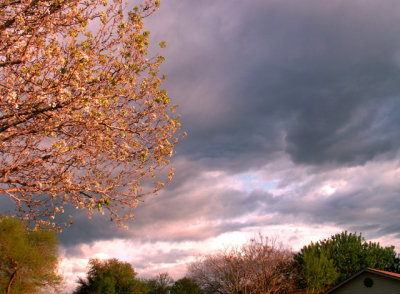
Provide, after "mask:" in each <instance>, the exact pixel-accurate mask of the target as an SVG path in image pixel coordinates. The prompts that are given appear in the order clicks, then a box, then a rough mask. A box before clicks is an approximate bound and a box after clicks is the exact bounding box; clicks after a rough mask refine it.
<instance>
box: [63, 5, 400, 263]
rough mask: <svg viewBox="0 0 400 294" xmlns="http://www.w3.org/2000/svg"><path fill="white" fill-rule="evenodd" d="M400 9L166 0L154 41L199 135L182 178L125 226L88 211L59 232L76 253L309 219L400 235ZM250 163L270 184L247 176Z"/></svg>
mask: <svg viewBox="0 0 400 294" xmlns="http://www.w3.org/2000/svg"><path fill="white" fill-rule="evenodd" d="M399 8H400V3H398V2H397V1H392V0H384V1H372V0H371V1H369V0H368V1H361V0H360V1H358V0H356V1H351V2H349V1H344V0H331V1H315V0H301V1H278V0H268V1H261V0H255V1H251V3H250V2H245V1H236V0H234V1H211V0H205V1H178V0H169V1H165V3H163V4H162V8H161V10H160V12H159V13H157V14H156V15H154V17H152V18H150V19H149V20H148V21H147V22H148V25H149V28H150V30H151V32H152V39H153V41H157V42H158V41H159V40H162V39H165V40H167V43H168V47H167V49H166V51H165V52H164V54H165V55H166V58H167V60H166V63H165V65H164V66H163V71H164V72H166V73H167V82H166V84H165V87H166V88H167V89H168V91H169V93H170V95H171V97H172V98H173V100H174V102H176V103H178V104H179V105H180V108H179V109H180V112H181V114H182V123H183V128H184V129H185V130H186V131H188V133H189V135H188V137H187V138H186V139H185V140H184V141H183V142H182V143H180V144H179V146H178V148H177V151H178V152H177V156H176V159H175V160H174V164H175V166H176V177H175V179H174V181H173V183H172V184H171V185H170V186H168V187H167V188H166V189H165V190H164V191H163V192H162V193H161V194H160V195H158V196H155V197H149V198H147V199H146V200H145V203H140V204H139V207H138V208H137V209H136V218H135V220H134V221H133V222H132V223H131V224H130V227H129V229H128V230H117V229H116V228H115V225H114V224H110V223H109V222H108V219H107V218H106V217H97V216H95V217H94V218H93V219H92V220H87V217H86V214H80V213H78V214H77V216H76V217H75V224H74V225H73V226H72V227H71V228H70V229H68V230H66V231H65V232H64V233H63V234H62V235H60V237H61V241H62V244H63V245H64V246H65V247H66V248H68V250H71V251H70V254H71V255H79V254H80V253H79V248H78V247H79V246H78V247H76V245H77V244H82V243H90V242H93V241H96V240H111V239H113V238H122V239H129V240H132V241H135V242H136V241H137V242H158V241H168V242H182V241H187V240H192V241H201V240H204V239H208V238H213V237H216V236H218V235H220V234H222V233H224V232H233V231H241V230H246V229H249V228H258V227H262V226H268V225H277V224H298V223H305V224H315V223H318V224H335V225H337V226H340V227H344V228H348V229H349V230H356V231H363V232H365V233H366V234H367V236H368V237H370V238H378V237H381V236H388V235H395V236H396V234H397V238H400V235H399V233H398V232H399V231H400V227H399V225H398V224H399V223H400V219H399V215H400V202H399V200H398V199H399V198H398V193H399V192H400V189H399V188H400V186H399V184H398V183H400V178H399V172H398V170H399V166H398V159H399V144H400V136H399V130H400V116H399V115H398V113H399V112H400V97H399V94H400V83H399V82H398V80H399V78H400V37H399V36H400V14H399V13H398V11H399ZM391 162H392V163H393V164H390V163H391ZM244 173H254V174H257V175H259V177H260V179H261V180H263V181H265V182H267V183H268V185H272V186H271V187H273V188H271V187H270V188H268V189H267V188H265V187H264V188H262V187H261V188H260V187H250V188H246V187H244V186H246V185H248V184H249V183H247V184H246V183H245V182H246V179H245V178H240V177H241V176H242V175H243V174H244ZM271 183H273V184H271ZM342 183H344V184H342ZM274 185H275V186H274ZM331 186H332V187H331ZM324 189H327V190H326V191H328V192H329V193H326V191H325V192H324ZM329 189H331V190H329ZM272 190H276V191H272ZM267 216H270V217H267ZM185 254H190V253H188V252H181V251H179V252H178V251H176V252H175V251H174V252H173V251H168V250H167V251H165V252H163V253H162V254H161V253H160V256H163V258H167V256H169V257H168V258H171V260H170V261H171V262H174V261H177V260H178V259H179V258H180V257H181V256H184V255H185ZM154 258H155V257H154ZM148 260H153V257H150V256H148ZM142 262H145V260H140V261H137V266H138V267H139V266H140V264H141V263H142ZM148 262H150V261H148ZM147 266H148V264H147V263H146V265H143V268H145V267H147Z"/></svg>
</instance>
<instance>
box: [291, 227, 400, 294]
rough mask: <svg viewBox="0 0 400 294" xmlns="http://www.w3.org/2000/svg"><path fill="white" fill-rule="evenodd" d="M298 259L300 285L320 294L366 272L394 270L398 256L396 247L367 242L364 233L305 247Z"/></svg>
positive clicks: (336, 236)
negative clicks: (329, 287)
mask: <svg viewBox="0 0 400 294" xmlns="http://www.w3.org/2000/svg"><path fill="white" fill-rule="evenodd" d="M295 259H296V260H297V264H298V272H299V274H298V277H299V279H300V284H302V285H303V287H306V288H307V289H308V291H309V292H312V293H313V292H317V293H319V292H321V291H322V290H323V289H324V288H326V287H327V286H329V285H332V284H338V283H340V282H343V281H344V280H346V279H347V278H349V277H350V276H352V275H353V274H355V273H357V272H358V271H360V270H362V269H364V268H367V267H369V268H374V269H379V270H385V269H386V270H387V269H390V268H391V267H394V265H395V263H396V252H395V251H394V246H390V247H381V246H380V244H379V243H373V242H366V241H365V239H364V237H363V236H362V235H361V233H360V234H358V235H357V234H356V233H348V232H347V231H345V232H342V233H340V234H336V235H333V236H331V237H330V238H328V239H324V240H322V241H319V242H316V243H311V244H309V245H307V246H304V247H303V248H302V249H301V251H300V252H299V253H298V254H297V255H296V257H295ZM321 271H322V272H324V274H323V273H322V272H321Z"/></svg>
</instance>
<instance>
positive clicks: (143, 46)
mask: <svg viewBox="0 0 400 294" xmlns="http://www.w3.org/2000/svg"><path fill="white" fill-rule="evenodd" d="M143 2H144V3H143V4H141V5H140V6H138V7H135V8H134V9H133V10H132V11H129V12H128V11H127V10H126V7H125V5H126V4H124V3H125V1H122V0H112V1H105V0H92V1H84V0H79V1H76V0H62V1H61V0H50V1H39V0H30V1H5V2H4V1H3V2H2V3H1V4H0V194H3V195H9V196H10V199H11V200H13V201H14V202H15V204H16V207H17V211H18V212H19V213H20V214H22V215H25V216H26V217H29V218H30V219H32V220H36V221H37V222H39V223H41V222H44V221H46V222H47V223H50V222H52V219H53V218H54V216H55V214H57V213H63V212H64V206H65V205H72V206H74V207H76V208H79V209H86V210H87V211H88V213H89V214H91V213H92V212H93V211H94V210H99V211H100V212H102V211H103V210H104V209H106V210H108V211H109V213H110V218H111V220H114V221H117V222H119V223H120V224H122V221H123V220H125V219H128V218H132V217H133V214H132V213H131V212H132V211H131V210H132V209H133V208H135V207H136V205H137V203H138V200H139V199H140V198H141V197H143V196H145V195H147V194H150V193H155V192H157V191H158V190H159V189H161V188H162V187H163V186H164V184H165V183H166V182H168V181H169V180H170V179H171V177H172V175H173V172H172V170H171V171H170V173H169V174H168V172H167V173H160V172H159V171H160V170H161V169H163V168H164V167H165V166H166V165H168V164H169V157H170V156H171V155H172V154H173V153H174V151H173V150H174V145H175V143H176V142H177V140H178V138H179V137H180V135H179V129H180V123H179V121H178V116H177V115H176V114H174V110H175V106H171V105H170V99H169V97H168V95H167V92H166V91H165V90H163V89H161V88H160V85H161V83H162V82H163V80H164V78H165V77H164V76H160V75H159V66H160V64H161V63H162V61H163V60H164V57H162V56H159V55H158V54H157V55H156V56H150V57H149V56H148V47H149V41H148V39H149V32H148V31H145V30H143V18H144V17H147V16H149V15H150V14H152V13H153V12H154V11H155V10H156V9H157V8H158V7H159V5H160V1H159V0H145V1H143ZM160 46H161V47H164V46H165V45H164V43H163V42H161V43H160ZM156 177H157V179H154V180H153V179H152V178H156ZM145 179H149V180H147V181H146V183H143V180H145Z"/></svg>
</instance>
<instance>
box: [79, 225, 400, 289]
mask: <svg viewBox="0 0 400 294" xmlns="http://www.w3.org/2000/svg"><path fill="white" fill-rule="evenodd" d="M394 249H395V247H394V246H389V247H382V246H381V245H380V244H379V243H374V242H367V241H365V239H364V237H363V236H362V235H361V234H356V233H349V232H347V231H345V232H342V233H340V234H336V235H333V236H331V237H330V238H328V239H324V240H321V241H318V242H316V243H313V242H311V243H310V244H309V245H306V246H304V247H303V248H302V249H301V250H300V251H299V252H297V253H294V252H292V251H290V250H288V249H285V248H284V247H283V246H282V244H280V243H278V242H276V241H275V240H272V239H269V238H266V237H263V236H261V235H260V236H259V237H257V238H254V239H251V240H250V241H249V242H248V243H246V244H244V245H242V246H240V247H237V246H236V247H235V246H233V247H230V248H227V249H225V250H222V251H218V252H216V253H213V254H209V255H206V256H203V257H200V258H198V260H197V261H195V262H193V263H191V264H190V265H189V266H188V271H187V274H186V277H184V278H182V279H180V280H177V281H176V282H174V281H173V279H172V278H171V277H170V276H169V275H168V273H162V274H159V275H158V276H157V277H156V278H154V279H147V280H146V279H139V278H137V277H136V272H135V271H134V270H133V268H132V267H131V265H130V264H128V263H125V262H121V261H118V260H116V259H110V260H105V261H100V260H97V259H92V260H90V262H89V265H90V270H89V272H88V275H87V278H86V279H79V284H80V285H79V287H78V288H77V289H76V291H75V292H74V293H75V294H89V293H138V294H167V293H170V294H186V293H187V294H189V293H190V294H198V293H199V294H200V293H203V294H215V293H218V294H272V293H273V294H286V293H288V294H289V293H313V294H318V293H323V292H324V291H326V290H327V289H329V288H330V287H333V286H335V285H337V284H338V283H341V282H343V281H344V280H346V279H347V278H349V277H350V276H352V275H353V274H355V273H357V272H358V271H360V270H362V269H364V268H367V267H369V268H374V269H379V270H387V271H392V272H400V268H399V267H400V260H399V256H398V255H397V254H396V252H395V250H394ZM128 268H129V270H128ZM122 289H123V290H122ZM127 289H129V290H127Z"/></svg>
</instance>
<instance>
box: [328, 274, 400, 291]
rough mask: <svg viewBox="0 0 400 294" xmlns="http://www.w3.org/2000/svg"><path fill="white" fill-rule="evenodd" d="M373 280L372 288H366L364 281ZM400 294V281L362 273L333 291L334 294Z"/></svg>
mask: <svg viewBox="0 0 400 294" xmlns="http://www.w3.org/2000/svg"><path fill="white" fill-rule="evenodd" d="M367 277H369V278H371V279H372V280H373V282H374V284H373V286H372V287H371V288H367V287H366V286H364V279H365V278H367ZM364 293H365V294H400V280H396V279H391V278H387V277H382V276H379V275H376V274H372V273H362V274H361V275H359V276H358V277H356V278H354V279H353V280H351V281H349V282H348V283H346V284H344V285H343V286H342V287H339V288H338V289H336V291H333V292H332V294H364Z"/></svg>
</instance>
